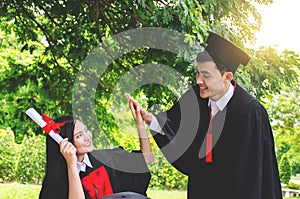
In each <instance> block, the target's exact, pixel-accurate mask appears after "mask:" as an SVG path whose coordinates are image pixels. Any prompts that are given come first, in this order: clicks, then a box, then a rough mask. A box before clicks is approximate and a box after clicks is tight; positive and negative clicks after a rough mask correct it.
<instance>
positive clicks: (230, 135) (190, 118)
mask: <svg viewBox="0 0 300 199" xmlns="http://www.w3.org/2000/svg"><path fill="white" fill-rule="evenodd" d="M197 62H198V65H197V76H196V80H197V85H195V86H193V87H192V88H190V89H189V90H188V91H187V92H186V93H185V94H184V95H183V96H181V98H180V99H179V101H178V102H177V103H175V105H174V106H173V107H172V108H171V109H170V110H168V111H167V112H164V113H161V114H158V115H152V114H149V113H148V112H146V111H145V110H144V109H142V111H141V112H142V115H143V118H144V120H145V121H146V123H148V124H149V128H150V129H151V132H152V134H153V137H154V139H155V141H156V143H157V144H158V146H159V147H160V148H161V150H162V152H163V153H164V155H165V156H166V158H167V159H168V160H169V162H170V163H171V164H172V165H173V166H174V167H175V168H177V169H178V170H179V171H180V172H182V173H184V174H186V175H188V198H189V199H281V198H282V193H281V185H280V179H279V173H278V166H277V161H276V156H275V147H274V139H273V134H272V129H271V126H270V122H269V118H268V114H267V112H266V110H265V108H264V107H263V106H262V105H261V104H260V103H259V102H258V101H257V100H256V99H255V98H254V97H253V96H251V95H250V94H249V93H248V92H247V91H246V90H244V89H243V88H242V87H240V86H239V85H238V84H237V83H236V82H235V81H234V80H233V74H234V72H235V70H236V68H237V67H238V65H240V64H243V65H246V64H247V63H248V62H249V57H248V55H247V54H246V53H245V52H243V51H242V50H240V49H239V48H237V47H236V46H234V45H233V44H232V43H230V42H228V41H227V40H225V39H224V38H222V37H220V36H218V35H216V34H215V33H212V32H210V34H209V37H208V40H207V47H206V49H205V51H204V52H201V53H199V54H198V56H197ZM129 104H133V105H131V106H137V105H138V103H137V102H136V101H134V100H133V99H131V101H130V102H129ZM155 122H156V123H157V125H155V124H154V123H155Z"/></svg>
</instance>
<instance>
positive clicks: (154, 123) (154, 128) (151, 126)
mask: <svg viewBox="0 0 300 199" xmlns="http://www.w3.org/2000/svg"><path fill="white" fill-rule="evenodd" d="M150 114H151V116H152V121H151V123H150V124H146V126H147V128H148V129H149V130H151V131H155V132H158V133H159V134H161V135H165V133H164V132H163V130H162V128H161V127H160V125H159V123H158V121H157V118H156V116H155V115H153V114H152V113H150Z"/></svg>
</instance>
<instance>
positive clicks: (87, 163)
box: [77, 154, 93, 173]
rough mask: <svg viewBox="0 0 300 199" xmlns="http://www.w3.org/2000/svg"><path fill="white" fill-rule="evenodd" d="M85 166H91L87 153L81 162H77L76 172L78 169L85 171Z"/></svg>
mask: <svg viewBox="0 0 300 199" xmlns="http://www.w3.org/2000/svg"><path fill="white" fill-rule="evenodd" d="M86 166H88V167H90V168H93V165H92V163H91V161H90V159H89V156H88V155H87V154H85V155H84V158H83V161H82V162H77V169H78V173H79V172H80V171H82V172H85V171H86Z"/></svg>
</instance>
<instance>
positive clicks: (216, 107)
mask: <svg viewBox="0 0 300 199" xmlns="http://www.w3.org/2000/svg"><path fill="white" fill-rule="evenodd" d="M233 93H234V87H233V85H232V84H231V83H230V84H229V89H228V91H227V92H226V93H225V95H224V96H223V97H221V98H220V99H218V100H217V101H213V100H211V99H209V100H208V107H210V108H211V116H212V117H213V116H215V115H216V114H217V113H218V112H219V111H223V110H224V108H225V107H226V106H227V104H228V102H229V100H230V99H231V98H232V96H233Z"/></svg>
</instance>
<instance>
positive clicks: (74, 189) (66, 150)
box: [60, 138, 85, 199]
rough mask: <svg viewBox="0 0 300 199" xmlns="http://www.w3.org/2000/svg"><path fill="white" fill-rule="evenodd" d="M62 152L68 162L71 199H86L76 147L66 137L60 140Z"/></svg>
mask: <svg viewBox="0 0 300 199" xmlns="http://www.w3.org/2000/svg"><path fill="white" fill-rule="evenodd" d="M60 152H61V153H62V155H63V156H64V158H65V159H66V162H67V168H68V181H69V199H85V196H84V192H83V188H82V185H81V181H80V177H79V174H78V169H77V165H76V163H77V156H76V147H75V146H74V145H73V144H72V143H71V142H68V139H67V138H65V139H64V140H62V141H61V142H60Z"/></svg>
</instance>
